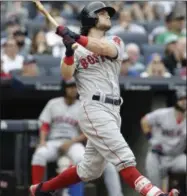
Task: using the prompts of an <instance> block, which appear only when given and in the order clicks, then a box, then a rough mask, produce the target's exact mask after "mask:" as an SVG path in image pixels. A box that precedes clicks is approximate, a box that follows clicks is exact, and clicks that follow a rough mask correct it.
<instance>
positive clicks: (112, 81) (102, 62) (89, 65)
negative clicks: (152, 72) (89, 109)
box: [74, 36, 125, 100]
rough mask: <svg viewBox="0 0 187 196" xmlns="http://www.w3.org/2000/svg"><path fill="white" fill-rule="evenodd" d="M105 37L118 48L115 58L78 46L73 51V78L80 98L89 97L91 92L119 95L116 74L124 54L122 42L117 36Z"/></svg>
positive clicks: (118, 71)
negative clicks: (74, 69)
mask: <svg viewBox="0 0 187 196" xmlns="http://www.w3.org/2000/svg"><path fill="white" fill-rule="evenodd" d="M106 39H107V40H108V41H109V42H111V43H112V44H114V45H115V46H116V48H117V50H118V57H117V59H111V58H108V57H104V56H99V55H96V54H94V53H93V52H91V51H89V50H87V49H85V48H84V47H82V46H79V47H78V49H77V50H76V51H75V65H76V71H75V75H74V76H75V79H76V84H77V89H78V93H79V94H80V99H81V100H82V99H86V98H90V96H92V95H93V94H95V95H96V94H105V95H107V96H111V97H113V98H114V97H117V98H119V97H120V90H119V81H118V76H119V73H120V67H121V61H122V58H123V55H124V50H125V49H124V43H123V41H122V40H121V39H120V38H119V37H117V36H109V37H106Z"/></svg>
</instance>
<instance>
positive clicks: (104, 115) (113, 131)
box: [77, 101, 136, 196]
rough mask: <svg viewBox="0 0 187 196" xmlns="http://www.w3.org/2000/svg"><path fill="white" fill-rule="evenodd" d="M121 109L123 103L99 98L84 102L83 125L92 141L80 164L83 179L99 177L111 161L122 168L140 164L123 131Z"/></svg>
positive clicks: (118, 167) (118, 168)
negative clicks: (112, 103) (121, 127)
mask: <svg viewBox="0 0 187 196" xmlns="http://www.w3.org/2000/svg"><path fill="white" fill-rule="evenodd" d="M119 110H120V107H119V106H115V105H111V104H105V103H102V102H98V101H85V102H83V104H82V107H81V108H80V119H79V126H80V128H81V130H82V131H83V132H84V134H85V135H86V136H87V138H88V142H87V146H86V151H85V155H84V159H83V160H82V161H81V162H80V163H79V164H78V168H77V172H78V175H79V177H80V178H81V179H82V180H84V181H90V180H93V179H96V178H99V177H100V176H101V174H102V173H103V171H104V168H105V166H106V163H107V162H110V163H112V164H113V165H114V166H115V167H116V169H117V170H118V171H120V170H121V169H124V168H126V167H129V166H135V165H136V162H135V157H134V154H133V153H132V151H131V149H130V148H129V146H128V144H127V143H126V141H125V139H124V138H123V136H122V134H121V132H120V126H121V117H120V113H119ZM115 195H116V196H118V195H117V194H115Z"/></svg>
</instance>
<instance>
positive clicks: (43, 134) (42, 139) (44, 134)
mask: <svg viewBox="0 0 187 196" xmlns="http://www.w3.org/2000/svg"><path fill="white" fill-rule="evenodd" d="M47 135H48V132H47V131H46V130H43V129H41V130H40V143H45V141H46V139H47Z"/></svg>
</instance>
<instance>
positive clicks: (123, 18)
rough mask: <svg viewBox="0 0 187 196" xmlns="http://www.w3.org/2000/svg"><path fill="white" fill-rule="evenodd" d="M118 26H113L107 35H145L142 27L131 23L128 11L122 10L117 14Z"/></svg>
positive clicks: (130, 14)
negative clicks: (122, 33) (126, 33)
mask: <svg viewBox="0 0 187 196" xmlns="http://www.w3.org/2000/svg"><path fill="white" fill-rule="evenodd" d="M118 21H119V24H118V25H115V26H113V27H112V28H111V29H110V30H109V31H108V34H111V35H114V34H117V33H121V32H124V33H125V32H130V33H146V31H145V29H144V27H143V26H140V25H137V24H134V23H133V21H132V13H131V10H129V9H123V10H122V11H120V13H119V19H118Z"/></svg>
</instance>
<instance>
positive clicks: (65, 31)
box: [56, 26, 80, 41]
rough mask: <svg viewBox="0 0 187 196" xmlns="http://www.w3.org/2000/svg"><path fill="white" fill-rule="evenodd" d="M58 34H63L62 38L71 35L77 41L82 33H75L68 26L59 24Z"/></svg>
mask: <svg viewBox="0 0 187 196" xmlns="http://www.w3.org/2000/svg"><path fill="white" fill-rule="evenodd" d="M56 34H57V35H59V36H61V37H62V38H64V37H65V36H70V37H71V38H73V39H74V40H75V41H77V40H78V39H79V38H80V35H79V34H77V33H74V32H73V31H71V30H70V29H68V28H67V27H63V26H58V27H57V29H56Z"/></svg>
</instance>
